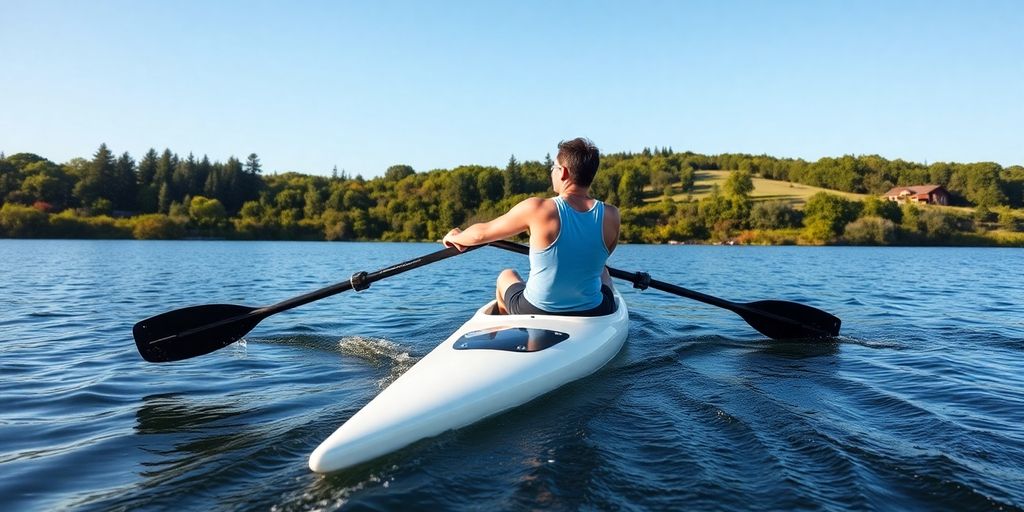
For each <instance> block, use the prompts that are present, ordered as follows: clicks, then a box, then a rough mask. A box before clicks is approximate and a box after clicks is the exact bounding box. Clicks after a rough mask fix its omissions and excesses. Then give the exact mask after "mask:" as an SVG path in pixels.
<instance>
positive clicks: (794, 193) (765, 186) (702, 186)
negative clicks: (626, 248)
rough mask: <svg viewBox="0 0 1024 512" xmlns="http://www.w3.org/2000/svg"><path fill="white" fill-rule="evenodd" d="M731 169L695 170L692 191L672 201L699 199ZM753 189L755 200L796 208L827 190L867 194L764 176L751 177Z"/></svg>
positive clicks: (861, 196)
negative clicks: (786, 204) (781, 202)
mask: <svg viewBox="0 0 1024 512" xmlns="http://www.w3.org/2000/svg"><path fill="white" fill-rule="evenodd" d="M730 172H732V171H697V172H696V173H695V181H694V185H693V191H692V192H689V193H682V192H679V193H676V194H674V195H673V196H672V200H673V201H684V200H686V199H688V198H692V199H701V198H703V197H706V196H707V195H708V194H710V193H711V189H712V188H713V187H714V186H715V185H718V186H719V187H721V186H722V185H723V184H724V183H725V179H726V178H727V177H728V176H729V173H730ZM753 181H754V191H753V192H751V194H750V197H751V198H752V199H753V200H755V201H786V202H787V203H789V204H791V205H793V206H794V207H796V208H801V207H803V205H804V204H805V203H806V202H807V199H809V198H810V197H811V196H813V195H814V194H817V193H818V192H828V193H830V194H835V195H838V196H843V197H845V198H847V199H854V200H857V201H863V200H864V199H866V198H868V197H869V196H868V195H867V194H853V193H849V192H839V191H837V190H829V189H825V188H818V187H812V186H809V185H801V184H799V183H790V182H788V181H778V180H769V179H764V178H757V177H755V178H754V179H753ZM673 188H674V189H676V190H678V187H676V186H673ZM646 200H647V201H659V200H661V197H660V196H658V197H650V198H647V199H646Z"/></svg>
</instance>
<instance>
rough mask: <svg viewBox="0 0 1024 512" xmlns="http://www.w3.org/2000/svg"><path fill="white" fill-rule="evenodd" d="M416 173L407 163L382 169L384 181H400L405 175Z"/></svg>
mask: <svg viewBox="0 0 1024 512" xmlns="http://www.w3.org/2000/svg"><path fill="white" fill-rule="evenodd" d="M413 174H416V170H415V169H413V168H412V166H409V165H404V164H400V165H392V166H391V167H388V170H386V171H384V181H400V180H401V179H402V178H405V177H406V176H412V175H413Z"/></svg>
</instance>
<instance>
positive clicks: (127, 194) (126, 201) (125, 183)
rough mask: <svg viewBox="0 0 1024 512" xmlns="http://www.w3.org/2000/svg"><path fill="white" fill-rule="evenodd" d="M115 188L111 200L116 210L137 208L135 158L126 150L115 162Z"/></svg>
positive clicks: (133, 209)
mask: <svg viewBox="0 0 1024 512" xmlns="http://www.w3.org/2000/svg"><path fill="white" fill-rule="evenodd" d="M113 185H114V187H113V188H114V190H113V192H112V194H111V195H112V197H111V198H110V199H111V201H113V203H114V209H115V210H127V211H135V210H136V204H137V202H136V196H137V195H138V176H137V175H136V173H135V160H134V159H132V157H131V155H129V154H128V152H127V151H126V152H124V153H122V154H121V156H119V157H118V158H117V161H116V162H115V163H114V183H113Z"/></svg>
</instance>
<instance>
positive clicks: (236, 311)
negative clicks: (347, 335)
mask: <svg viewBox="0 0 1024 512" xmlns="http://www.w3.org/2000/svg"><path fill="white" fill-rule="evenodd" d="M472 249H475V247H469V248H467V250H472ZM458 254H462V252H460V251H459V250H458V249H455V248H445V249H442V250H439V251H436V252H433V253H430V254H427V255H425V256H421V257H419V258H415V259H412V260H409V261H405V262H402V263H398V264H396V265H392V266H390V267H387V268H383V269H381V270H377V271H374V272H370V273H367V272H357V273H356V274H354V275H352V277H351V278H349V280H348V281H343V282H340V283H337V284H333V285H331V286H327V287H325V288H321V289H319V290H315V291H312V292H309V293H305V294H303V295H299V296H298V297H294V298H291V299H288V300H284V301H281V302H278V303H276V304H272V305H270V306H265V307H248V306H236V305H231V304H208V305H205V306H192V307H187V308H181V309H176V310H173V311H168V312H166V313H163V314H160V315H157V316H154V317H151V318H147V319H145V320H142V321H140V322H138V323H136V324H135V327H134V328H133V329H132V333H133V335H134V337H135V344H136V346H137V347H138V349H139V353H140V354H142V356H143V358H144V359H146V360H147V361H151V362H165V361H177V360H181V359H187V358H189V357H195V356H197V355H203V354H207V353H209V352H212V351H214V350H217V349H219V348H223V347H224V346H227V345H229V344H231V343H233V342H235V341H237V340H239V339H241V337H242V336H244V335H245V334H246V333H248V332H249V331H250V330H252V328H253V327H255V326H256V324H258V323H259V322H261V321H263V319H264V318H266V317H268V316H271V315H273V314H276V313H280V312H282V311H287V310H289V309H292V308H296V307H299V306H302V305H303V304H308V303H310V302H313V301H316V300H320V299H323V298H325V297H330V296H332V295H336V294H339V293H341V292H345V291H348V290H352V289H355V290H357V291H358V290H363V289H366V288H368V287H369V286H370V284H372V283H375V282H377V281H380V280H381V279H386V278H388V277H391V276H394V275H397V274H401V273H403V272H406V271H409V270H412V269H415V268H419V267H422V266H424V265H429V264H431V263H434V262H437V261H440V260H443V259H446V258H450V257H452V256H456V255H458Z"/></svg>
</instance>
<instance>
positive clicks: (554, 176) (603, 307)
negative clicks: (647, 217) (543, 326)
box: [441, 138, 619, 316]
mask: <svg viewBox="0 0 1024 512" xmlns="http://www.w3.org/2000/svg"><path fill="white" fill-rule="evenodd" d="M599 164H600V153H599V151H598V149H597V147H596V146H594V143H593V142H591V141H590V140H589V139H585V138H576V139H572V140H569V141H562V142H560V143H559V144H558V155H557V156H556V158H555V162H554V164H553V165H552V166H551V187H552V188H553V189H554V191H555V194H556V196H555V197H552V198H546V199H545V198H539V197H531V198H529V199H524V200H523V201H522V202H520V203H519V204H517V205H515V206H513V207H512V209H510V210H509V211H508V212H506V213H505V214H504V215H502V216H500V217H498V218H496V219H494V220H491V221H490V222H481V223H478V224H473V225H472V226H469V227H468V228H466V229H465V230H460V229H459V228H454V229H452V230H451V231H449V232H448V234H446V235H445V236H444V239H443V240H442V241H441V242H442V243H443V244H444V245H445V247H455V248H457V249H458V250H460V251H464V250H466V248H467V247H471V246H475V245H481V244H486V243H489V242H493V241H495V240H502V239H505V238H508V237H511V236H514V235H517V234H519V233H522V232H524V231H528V232H529V235H530V275H529V278H528V279H527V280H526V281H525V282H524V281H523V278H522V277H521V276H520V275H519V273H517V272H516V271H515V270H513V269H509V268H507V269H505V270H502V272H501V274H499V275H498V282H497V286H496V290H495V295H496V297H497V302H498V310H499V313H501V314H541V315H543V314H559V315H570V316H599V315H605V314H610V313H612V312H614V311H615V299H614V296H613V292H612V290H613V285H612V281H611V276H609V275H608V270H607V269H606V268H605V262H606V261H607V260H608V257H609V256H610V255H611V253H612V251H614V250H615V246H616V244H617V243H618V239H619V210H618V208H616V207H615V206H613V205H610V204H606V203H604V202H602V201H599V200H597V199H594V198H593V197H591V196H590V184H591V183H592V182H593V181H594V176H595V175H596V174H597V168H598V165H599Z"/></svg>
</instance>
